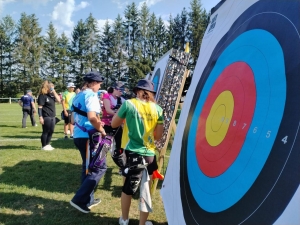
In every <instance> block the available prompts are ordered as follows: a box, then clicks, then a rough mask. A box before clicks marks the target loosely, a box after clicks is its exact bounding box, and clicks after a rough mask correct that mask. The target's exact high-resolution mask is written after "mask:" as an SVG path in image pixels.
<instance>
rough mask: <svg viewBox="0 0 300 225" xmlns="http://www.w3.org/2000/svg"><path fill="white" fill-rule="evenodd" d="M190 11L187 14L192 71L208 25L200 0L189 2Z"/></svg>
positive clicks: (206, 15)
mask: <svg viewBox="0 0 300 225" xmlns="http://www.w3.org/2000/svg"><path fill="white" fill-rule="evenodd" d="M190 4H191V11H190V12H189V14H188V15H189V19H188V21H189V30H190V33H189V36H188V39H189V43H190V51H191V56H192V57H191V58H192V61H191V64H190V68H191V69H193V68H195V66H196V63H197V59H198V57H199V51H200V47H201V42H202V38H203V35H204V33H205V30H206V27H207V24H208V14H207V13H206V11H205V9H202V5H201V1H200V0H192V1H191V3H190Z"/></svg>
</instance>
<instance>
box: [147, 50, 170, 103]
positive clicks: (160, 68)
mask: <svg viewBox="0 0 300 225" xmlns="http://www.w3.org/2000/svg"><path fill="white" fill-rule="evenodd" d="M170 52H171V51H168V52H167V53H166V54H165V55H163V56H162V57H161V58H160V59H159V60H158V61H157V63H156V64H155V67H154V70H153V75H152V78H151V81H152V82H153V84H154V90H155V91H156V98H157V97H158V96H159V91H160V86H161V84H162V82H163V78H164V73H165V70H166V67H167V64H168V61H169V56H170Z"/></svg>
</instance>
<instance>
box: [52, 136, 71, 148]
mask: <svg viewBox="0 0 300 225" xmlns="http://www.w3.org/2000/svg"><path fill="white" fill-rule="evenodd" d="M51 146H53V147H54V148H61V149H68V150H77V148H76V146H75V144H74V141H73V139H70V138H68V139H64V138H59V139H57V140H52V141H51Z"/></svg>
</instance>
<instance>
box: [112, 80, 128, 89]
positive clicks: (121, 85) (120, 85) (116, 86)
mask: <svg viewBox="0 0 300 225" xmlns="http://www.w3.org/2000/svg"><path fill="white" fill-rule="evenodd" d="M111 87H112V88H114V89H117V90H120V91H124V89H125V86H124V83H123V82H121V81H116V82H115V83H114V84H113V85H112V86H111Z"/></svg>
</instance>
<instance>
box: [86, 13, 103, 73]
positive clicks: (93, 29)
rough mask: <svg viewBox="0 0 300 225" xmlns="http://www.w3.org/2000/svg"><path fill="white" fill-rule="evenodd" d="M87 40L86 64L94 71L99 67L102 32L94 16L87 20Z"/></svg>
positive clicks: (88, 68)
mask: <svg viewBox="0 0 300 225" xmlns="http://www.w3.org/2000/svg"><path fill="white" fill-rule="evenodd" d="M85 25H86V29H87V30H86V32H87V34H86V35H87V37H86V39H87V42H86V49H87V52H86V65H85V68H87V70H89V71H92V70H95V69H96V68H98V67H99V39H100V33H99V29H98V27H97V20H96V19H95V18H94V17H93V16H92V14H90V15H89V17H88V18H87V19H86V21H85Z"/></svg>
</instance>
